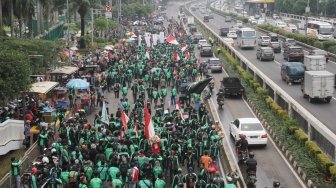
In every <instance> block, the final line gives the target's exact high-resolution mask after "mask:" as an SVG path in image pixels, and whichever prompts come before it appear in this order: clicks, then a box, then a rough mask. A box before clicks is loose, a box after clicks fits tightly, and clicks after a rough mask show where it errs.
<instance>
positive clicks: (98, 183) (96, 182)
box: [90, 178, 103, 188]
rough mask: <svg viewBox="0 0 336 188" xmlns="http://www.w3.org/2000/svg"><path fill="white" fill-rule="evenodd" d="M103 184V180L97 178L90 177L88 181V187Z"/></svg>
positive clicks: (98, 187) (97, 187)
mask: <svg viewBox="0 0 336 188" xmlns="http://www.w3.org/2000/svg"><path fill="white" fill-rule="evenodd" d="M102 185H103V181H102V180H101V179H99V178H92V180H91V181H90V187H91V188H101V187H102Z"/></svg>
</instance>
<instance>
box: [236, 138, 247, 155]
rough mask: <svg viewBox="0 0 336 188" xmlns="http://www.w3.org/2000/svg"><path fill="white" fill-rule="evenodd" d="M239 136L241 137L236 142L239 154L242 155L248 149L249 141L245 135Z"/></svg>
mask: <svg viewBox="0 0 336 188" xmlns="http://www.w3.org/2000/svg"><path fill="white" fill-rule="evenodd" d="M239 138H240V139H239V140H238V141H237V143H236V147H237V153H238V156H240V155H241V153H242V152H243V151H247V146H248V142H247V140H246V136H245V135H243V134H240V135H239Z"/></svg>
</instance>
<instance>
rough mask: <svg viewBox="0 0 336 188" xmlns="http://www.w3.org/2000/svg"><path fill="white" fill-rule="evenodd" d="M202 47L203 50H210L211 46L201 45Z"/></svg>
mask: <svg viewBox="0 0 336 188" xmlns="http://www.w3.org/2000/svg"><path fill="white" fill-rule="evenodd" d="M202 49H203V50H211V46H203V47H202Z"/></svg>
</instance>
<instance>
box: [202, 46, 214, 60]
mask: <svg viewBox="0 0 336 188" xmlns="http://www.w3.org/2000/svg"><path fill="white" fill-rule="evenodd" d="M200 56H201V57H212V56H213V52H212V46H211V45H209V44H207V45H202V46H201V49H200Z"/></svg>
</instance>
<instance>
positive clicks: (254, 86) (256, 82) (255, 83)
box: [252, 81, 260, 91]
mask: <svg viewBox="0 0 336 188" xmlns="http://www.w3.org/2000/svg"><path fill="white" fill-rule="evenodd" d="M252 86H253V89H254V90H255V91H257V88H258V87H260V84H259V82H258V81H255V82H254V83H253V85H252Z"/></svg>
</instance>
